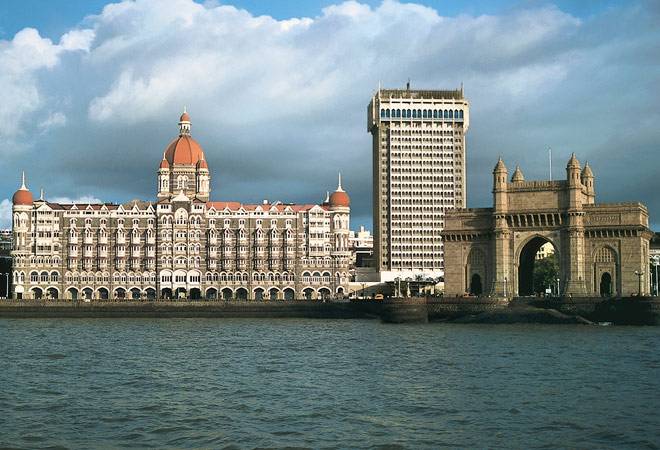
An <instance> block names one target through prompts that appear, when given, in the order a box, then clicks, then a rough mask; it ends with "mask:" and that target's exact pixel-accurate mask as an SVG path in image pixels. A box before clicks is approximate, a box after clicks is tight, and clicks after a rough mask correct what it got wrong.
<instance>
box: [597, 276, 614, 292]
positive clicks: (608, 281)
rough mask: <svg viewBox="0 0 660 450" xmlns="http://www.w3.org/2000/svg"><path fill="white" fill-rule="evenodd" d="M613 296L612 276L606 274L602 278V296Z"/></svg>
mask: <svg viewBox="0 0 660 450" xmlns="http://www.w3.org/2000/svg"><path fill="white" fill-rule="evenodd" d="M611 295H612V275H610V273H609V272H604V273H603V275H601V277H600V296H601V297H609V296H611Z"/></svg>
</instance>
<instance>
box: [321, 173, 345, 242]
mask: <svg viewBox="0 0 660 450" xmlns="http://www.w3.org/2000/svg"><path fill="white" fill-rule="evenodd" d="M327 206H328V209H329V210H330V211H331V212H332V213H333V214H332V222H333V226H332V230H333V235H334V251H335V252H347V251H348V234H349V229H350V228H349V227H350V224H349V212H350V210H351V199H350V197H349V196H348V194H347V193H346V191H344V189H343V188H342V187H341V174H339V182H338V183H337V190H335V192H333V193H332V194H330V197H329V198H327Z"/></svg>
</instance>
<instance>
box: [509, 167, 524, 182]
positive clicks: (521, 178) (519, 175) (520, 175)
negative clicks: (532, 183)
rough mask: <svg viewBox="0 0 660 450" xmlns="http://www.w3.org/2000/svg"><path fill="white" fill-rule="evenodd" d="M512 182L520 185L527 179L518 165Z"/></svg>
mask: <svg viewBox="0 0 660 450" xmlns="http://www.w3.org/2000/svg"><path fill="white" fill-rule="evenodd" d="M511 181H512V182H513V183H519V182H521V181H525V177H524V176H523V173H522V170H520V167H519V166H518V165H516V170H515V171H514V172H513V176H512V177H511Z"/></svg>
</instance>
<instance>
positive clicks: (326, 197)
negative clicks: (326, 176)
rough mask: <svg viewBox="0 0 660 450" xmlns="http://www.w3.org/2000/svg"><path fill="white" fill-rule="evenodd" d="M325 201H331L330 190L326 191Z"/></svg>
mask: <svg viewBox="0 0 660 450" xmlns="http://www.w3.org/2000/svg"><path fill="white" fill-rule="evenodd" d="M323 203H330V191H325V200H324V201H323Z"/></svg>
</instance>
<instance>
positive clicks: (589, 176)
mask: <svg viewBox="0 0 660 450" xmlns="http://www.w3.org/2000/svg"><path fill="white" fill-rule="evenodd" d="M582 185H583V186H584V187H585V193H586V197H587V199H586V200H587V204H589V205H593V204H594V203H595V202H596V191H595V189H594V173H593V172H592V171H591V167H589V163H588V162H587V163H585V164H584V169H582Z"/></svg>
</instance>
